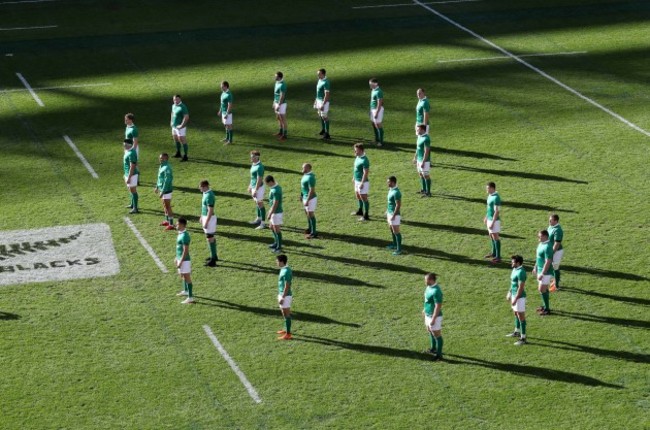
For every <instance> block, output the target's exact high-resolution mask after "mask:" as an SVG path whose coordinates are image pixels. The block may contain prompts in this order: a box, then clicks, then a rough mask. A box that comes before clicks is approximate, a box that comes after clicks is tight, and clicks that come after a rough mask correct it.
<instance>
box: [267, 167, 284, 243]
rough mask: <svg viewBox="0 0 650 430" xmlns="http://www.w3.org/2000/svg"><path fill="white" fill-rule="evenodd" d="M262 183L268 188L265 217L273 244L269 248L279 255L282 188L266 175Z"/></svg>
mask: <svg viewBox="0 0 650 430" xmlns="http://www.w3.org/2000/svg"><path fill="white" fill-rule="evenodd" d="M264 182H265V183H266V185H268V186H269V206H270V207H269V215H268V217H267V219H268V221H269V226H270V227H271V233H272V234H273V243H272V244H271V245H269V248H271V249H272V250H273V252H275V253H276V254H277V253H280V252H281V251H282V231H281V229H282V218H283V215H284V213H283V212H284V211H283V210H282V187H281V186H280V185H278V184H277V183H276V182H275V179H274V178H273V176H271V175H268V176H267V177H266V178H264Z"/></svg>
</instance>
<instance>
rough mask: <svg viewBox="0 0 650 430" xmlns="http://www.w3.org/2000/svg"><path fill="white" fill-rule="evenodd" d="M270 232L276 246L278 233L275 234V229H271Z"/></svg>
mask: <svg viewBox="0 0 650 430" xmlns="http://www.w3.org/2000/svg"><path fill="white" fill-rule="evenodd" d="M271 234H272V235H273V243H274V244H275V246H276V247H277V246H278V235H277V233H276V232H275V231H273V230H271Z"/></svg>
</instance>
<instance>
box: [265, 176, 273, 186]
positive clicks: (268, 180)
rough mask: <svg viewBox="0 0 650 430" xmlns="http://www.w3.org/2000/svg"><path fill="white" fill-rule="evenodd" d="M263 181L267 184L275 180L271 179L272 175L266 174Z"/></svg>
mask: <svg viewBox="0 0 650 430" xmlns="http://www.w3.org/2000/svg"><path fill="white" fill-rule="evenodd" d="M264 182H266V183H267V184H268V183H270V182H275V179H273V176H271V175H267V176H266V178H264Z"/></svg>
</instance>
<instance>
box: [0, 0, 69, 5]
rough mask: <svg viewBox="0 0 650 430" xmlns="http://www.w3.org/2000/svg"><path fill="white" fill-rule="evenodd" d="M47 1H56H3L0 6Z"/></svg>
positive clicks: (43, 1) (43, 0)
mask: <svg viewBox="0 0 650 430" xmlns="http://www.w3.org/2000/svg"><path fill="white" fill-rule="evenodd" d="M49 1H57V0H22V1H5V2H2V3H0V6H2V5H3V4H22V3H45V2H49Z"/></svg>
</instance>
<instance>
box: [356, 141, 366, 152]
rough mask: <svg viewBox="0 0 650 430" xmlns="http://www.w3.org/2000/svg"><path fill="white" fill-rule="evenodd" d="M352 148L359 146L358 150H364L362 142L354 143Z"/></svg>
mask: <svg viewBox="0 0 650 430" xmlns="http://www.w3.org/2000/svg"><path fill="white" fill-rule="evenodd" d="M354 148H359V149H360V150H362V151H364V148H363V143H355V144H354Z"/></svg>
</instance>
